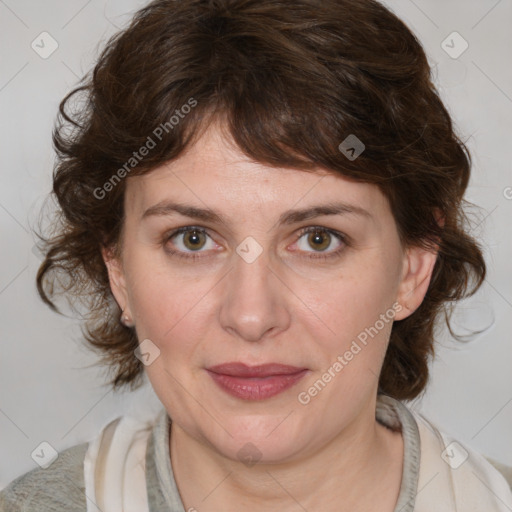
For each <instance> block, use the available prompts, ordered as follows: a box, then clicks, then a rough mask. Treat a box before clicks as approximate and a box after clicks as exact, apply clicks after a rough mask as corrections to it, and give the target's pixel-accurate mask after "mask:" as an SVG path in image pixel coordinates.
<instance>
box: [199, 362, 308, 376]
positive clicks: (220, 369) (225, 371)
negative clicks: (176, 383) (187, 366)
mask: <svg viewBox="0 0 512 512" xmlns="http://www.w3.org/2000/svg"><path fill="white" fill-rule="evenodd" d="M208 370H209V371H210V372H213V373H218V374H220V375H229V376H231V377H242V378H252V377H260V378H264V377H270V376H273V375H292V374H294V373H298V372H300V371H302V370H306V368H300V367H298V366H290V365H286V364H279V363H268V364H261V365H258V366H248V365H246V364H244V363H235V362H233V363H224V364H219V365H216V366H212V367H210V368H208Z"/></svg>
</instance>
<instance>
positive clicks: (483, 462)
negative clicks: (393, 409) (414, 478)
mask: <svg viewBox="0 0 512 512" xmlns="http://www.w3.org/2000/svg"><path fill="white" fill-rule="evenodd" d="M414 416H415V418H416V420H417V423H418V427H419V431H420V437H421V445H422V448H421V466H420V475H419V483H418V488H419V489H422V488H423V487H425V492H423V493H419V494H418V499H417V504H418V505H419V504H420V503H423V500H425V504H424V505H425V507H422V506H419V507H418V510H419V511H423V510H426V509H427V508H426V504H427V501H428V502H429V503H430V504H431V503H432V502H431V500H434V501H435V502H436V503H437V501H436V500H440V502H441V501H442V503H443V504H444V505H445V506H446V510H457V511H461V512H465V511H466V510H468V511H469V510H489V511H493V512H498V511H500V512H501V511H508V510H512V491H511V488H510V483H509V482H508V481H507V479H506V475H505V474H504V473H503V472H502V471H500V470H499V469H498V468H497V467H496V466H494V465H492V464H491V463H490V462H489V461H488V460H487V459H486V458H485V457H484V456H483V455H481V454H480V453H478V452H477V451H475V450H474V449H472V448H471V447H470V446H469V445H467V444H466V443H464V442H461V441H458V440H456V439H454V438H453V437H452V436H451V435H450V434H449V433H447V432H444V431H443V430H440V429H438V428H437V426H436V425H434V424H433V423H431V422H430V421H429V420H427V419H426V418H425V417H424V416H422V415H421V414H419V413H417V412H415V413H414ZM427 489H428V491H427ZM415 510H416V509H415ZM438 510H439V512H444V510H445V509H444V508H442V507H441V508H438Z"/></svg>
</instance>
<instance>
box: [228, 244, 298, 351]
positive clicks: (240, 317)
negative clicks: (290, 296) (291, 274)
mask: <svg viewBox="0 0 512 512" xmlns="http://www.w3.org/2000/svg"><path fill="white" fill-rule="evenodd" d="M249 238H250V237H249ZM256 244H257V242H256V243H255V240H254V239H252V240H250V239H249V240H248V239H246V240H244V242H242V243H241V244H240V245H239V246H238V247H237V251H236V254H234V255H233V256H234V257H233V269H232V271H231V272H230V273H229V275H228V280H227V283H226V287H225V295H224V297H223V300H222V301H221V305H220V322H221V325H222V327H223V328H224V329H226V330H228V331H230V332H231V333H232V334H236V335H237V336H239V337H240V338H241V339H244V340H247V341H258V340H260V339H261V338H262V337H264V336H265V335H266V334H269V333H270V332H272V333H277V332H279V331H281V330H283V329H286V328H287V326H288V323H289V311H288V307H287V304H286V301H287V299H286V293H285V291H286V290H285V287H284V285H283V284H282V283H280V281H279V279H278V278H277V277H276V276H275V275H274V273H273V271H272V270H271V269H270V258H269V253H268V249H266V250H263V247H261V246H260V245H259V244H257V245H256Z"/></svg>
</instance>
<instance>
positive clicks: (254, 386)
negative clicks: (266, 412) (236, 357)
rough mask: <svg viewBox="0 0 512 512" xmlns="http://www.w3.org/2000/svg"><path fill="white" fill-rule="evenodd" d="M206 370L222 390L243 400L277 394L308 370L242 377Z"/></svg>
mask: <svg viewBox="0 0 512 512" xmlns="http://www.w3.org/2000/svg"><path fill="white" fill-rule="evenodd" d="M207 371H208V373H209V374H210V376H211V377H212V379H213V380H214V381H215V382H216V384H217V385H218V386H219V387H220V388H221V389H222V390H223V391H225V392H226V393H228V394H229V395H231V396H234V397H236V398H241V399H243V400H265V399H266V398H271V397H273V396H275V395H278V394H279V393H282V392H283V391H286V390H287V389H289V388H291V387H292V386H294V385H295V384H296V383H297V382H298V381H299V380H300V379H302V377H304V375H306V373H307V372H308V370H301V371H300V372H297V373H292V374H289V375H271V376H269V377H263V378H262V377H253V378H247V377H246V378H243V377H233V376H231V375H223V374H220V373H214V372H211V371H209V370H207Z"/></svg>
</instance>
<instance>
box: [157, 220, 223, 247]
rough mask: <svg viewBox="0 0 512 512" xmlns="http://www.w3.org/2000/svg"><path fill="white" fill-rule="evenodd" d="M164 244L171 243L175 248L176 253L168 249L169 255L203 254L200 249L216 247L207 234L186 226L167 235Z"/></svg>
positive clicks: (200, 229) (202, 230)
mask: <svg viewBox="0 0 512 512" xmlns="http://www.w3.org/2000/svg"><path fill="white" fill-rule="evenodd" d="M165 242H166V243H169V242H172V244H171V245H173V246H174V247H176V249H177V250H176V251H174V250H173V249H168V252H170V253H171V254H179V253H180V252H181V253H191V252H204V251H201V249H205V250H211V249H215V247H216V245H215V244H214V242H213V240H212V239H211V238H210V236H209V235H208V233H207V232H206V231H205V230H204V229H203V228H199V227H196V226H187V227H184V228H180V229H177V230H175V231H173V232H172V233H169V234H168V235H167V236H166V237H165Z"/></svg>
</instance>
